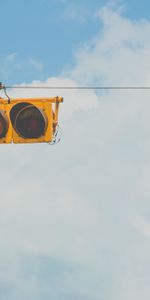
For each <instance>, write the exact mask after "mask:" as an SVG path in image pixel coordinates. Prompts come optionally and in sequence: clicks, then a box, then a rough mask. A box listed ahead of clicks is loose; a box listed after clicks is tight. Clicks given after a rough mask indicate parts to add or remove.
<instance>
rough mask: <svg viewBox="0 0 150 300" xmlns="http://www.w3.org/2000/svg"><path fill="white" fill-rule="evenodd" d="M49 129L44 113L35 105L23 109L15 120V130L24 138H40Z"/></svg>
mask: <svg viewBox="0 0 150 300" xmlns="http://www.w3.org/2000/svg"><path fill="white" fill-rule="evenodd" d="M46 128H47V118H46V116H45V114H44V112H43V111H42V110H40V109H38V108H37V107H35V106H33V105H28V106H26V107H24V108H23V109H21V110H20V111H19V112H18V113H17V116H16V119H15V129H16V131H17V132H18V134H19V135H21V136H22V137H23V138H29V139H31V138H39V137H41V136H42V135H44V132H45V130H46Z"/></svg>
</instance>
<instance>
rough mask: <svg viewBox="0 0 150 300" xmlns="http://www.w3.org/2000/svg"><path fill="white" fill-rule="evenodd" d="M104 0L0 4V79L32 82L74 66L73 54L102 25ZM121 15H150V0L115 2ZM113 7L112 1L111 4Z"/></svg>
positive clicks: (22, 0)
mask: <svg viewBox="0 0 150 300" xmlns="http://www.w3.org/2000/svg"><path fill="white" fill-rule="evenodd" d="M106 3H107V2H106V1H97V0H94V1H87V0H86V1H85V0H81V1H78V0H76V1H73V0H69V1H61V0H60V1H59V0H39V1H35V0H31V1H26V2H25V1H24V0H20V1H18V0H14V1H13V2H12V1H10V0H6V1H3V2H2V3H1V11H2V12H3V13H2V16H1V20H0V24H1V28H3V30H2V32H1V42H2V47H1V49H0V63H1V66H2V70H1V73H0V77H1V81H7V83H12V84H13V83H18V82H23V81H26V82H30V81H31V80H33V79H39V80H43V79H46V78H47V77H49V76H57V75H58V74H59V73H61V71H62V70H64V69H65V68H69V67H70V66H72V65H73V64H74V63H75V61H74V53H76V50H77V49H78V47H82V45H83V44H84V43H86V41H88V40H89V39H92V37H94V36H95V35H96V34H97V33H98V31H99V29H100V26H101V25H102V24H100V22H99V20H98V18H97V11H98V10H99V9H100V8H101V7H102V6H103V5H105V4H106ZM116 3H118V5H123V6H124V15H126V16H128V17H130V18H133V19H134V20H138V19H140V18H147V19H149V5H150V4H149V2H148V1H143V2H142V4H141V3H140V2H138V3H137V1H133V0H132V1H129V2H128V1H126V2H121V1H117V2H116ZM114 6H115V4H114Z"/></svg>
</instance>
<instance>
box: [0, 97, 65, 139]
mask: <svg viewBox="0 0 150 300" xmlns="http://www.w3.org/2000/svg"><path fill="white" fill-rule="evenodd" d="M62 101H63V98H62V97H53V98H25V99H12V100H11V101H10V102H9V103H8V100H7V99H2V98H0V143H12V142H13V143H42V142H43V143H44V142H47V143H49V142H52V141H53V139H54V136H55V131H56V127H57V125H58V111H59V104H60V102H62Z"/></svg>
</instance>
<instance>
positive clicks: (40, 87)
mask: <svg viewBox="0 0 150 300" xmlns="http://www.w3.org/2000/svg"><path fill="white" fill-rule="evenodd" d="M4 87H5V88H7V89H60V90H150V86H4Z"/></svg>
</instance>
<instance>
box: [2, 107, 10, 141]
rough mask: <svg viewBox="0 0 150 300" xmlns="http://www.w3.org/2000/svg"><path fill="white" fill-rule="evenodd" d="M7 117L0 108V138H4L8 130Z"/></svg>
mask: <svg viewBox="0 0 150 300" xmlns="http://www.w3.org/2000/svg"><path fill="white" fill-rule="evenodd" d="M8 124H9V121H8V117H7V116H6V114H5V112H4V111H3V110H0V138H4V137H5V136H6V134H7V131H8Z"/></svg>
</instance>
